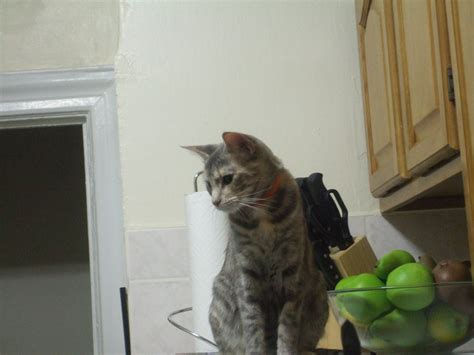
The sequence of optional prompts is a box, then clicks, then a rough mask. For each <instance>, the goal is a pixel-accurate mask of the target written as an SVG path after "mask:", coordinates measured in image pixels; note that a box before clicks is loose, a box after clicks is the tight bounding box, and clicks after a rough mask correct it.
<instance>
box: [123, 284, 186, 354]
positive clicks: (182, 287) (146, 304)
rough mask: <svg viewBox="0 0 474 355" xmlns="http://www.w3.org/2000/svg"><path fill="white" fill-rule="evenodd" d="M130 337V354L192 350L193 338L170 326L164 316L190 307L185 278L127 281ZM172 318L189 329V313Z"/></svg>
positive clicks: (166, 316) (170, 352) (172, 352)
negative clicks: (167, 280) (168, 280)
mask: <svg viewBox="0 0 474 355" xmlns="http://www.w3.org/2000/svg"><path fill="white" fill-rule="evenodd" d="M129 302H130V323H131V330H130V333H131V334H130V337H131V345H132V354H135V355H139V354H175V353H181V352H193V351H194V338H193V337H192V336H191V335H189V334H186V333H184V332H182V331H181V330H179V329H177V328H175V327H174V326H172V325H171V324H170V323H169V322H168V320H167V318H168V315H169V314H170V313H171V312H173V311H175V310H178V309H182V308H186V307H190V306H191V286H190V283H189V280H186V279H184V280H181V281H170V282H160V281H157V282H140V281H135V282H131V284H130V298H129ZM176 320H177V321H178V322H179V323H180V324H182V325H183V326H184V327H186V328H188V329H192V314H191V313H189V314H183V315H179V316H177V317H176Z"/></svg>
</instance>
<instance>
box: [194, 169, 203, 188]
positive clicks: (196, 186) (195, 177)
mask: <svg viewBox="0 0 474 355" xmlns="http://www.w3.org/2000/svg"><path fill="white" fill-rule="evenodd" d="M202 173H204V170H201V171H198V172H197V173H196V174H194V192H198V178H199V176H201V175H202Z"/></svg>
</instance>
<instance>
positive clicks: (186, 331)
mask: <svg viewBox="0 0 474 355" xmlns="http://www.w3.org/2000/svg"><path fill="white" fill-rule="evenodd" d="M201 173H202V172H201ZM192 310H193V307H187V308H183V309H178V310H177V311H174V312H171V313H170V315H169V316H168V322H170V323H171V324H172V325H173V326H174V327H176V328H178V329H179V330H182V331H183V332H185V333H188V334H190V335H192V336H193V337H195V338H196V339H199V340H202V341H203V342H205V343H207V344H209V345H212V346H214V347H215V348H216V349H217V344H216V343H214V342H212V341H210V340H209V339H207V338H204V337H203V336H202V335H199V334H198V333H195V332H193V331H192V330H190V329H188V328H186V327H183V326H182V325H181V324H179V323H176V322H175V321H174V320H173V317H174V316H175V315H177V314H180V313H187V312H191V311H192Z"/></svg>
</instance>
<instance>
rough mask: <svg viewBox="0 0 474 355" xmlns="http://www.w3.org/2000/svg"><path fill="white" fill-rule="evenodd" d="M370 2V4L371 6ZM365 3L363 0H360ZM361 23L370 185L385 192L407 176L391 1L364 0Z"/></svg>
mask: <svg viewBox="0 0 474 355" xmlns="http://www.w3.org/2000/svg"><path fill="white" fill-rule="evenodd" d="M369 5H370V6H369ZM358 7H362V2H359V3H358ZM363 7H364V10H358V11H357V13H361V12H364V11H365V14H364V15H362V16H361V17H362V23H359V26H358V36H359V53H360V65H361V74H362V84H363V85H362V88H363V96H364V111H365V126H366V135H367V151H368V157H369V168H370V171H369V175H370V188H371V191H372V193H373V195H374V196H376V197H379V196H383V195H384V194H385V193H386V192H387V191H388V190H389V189H391V188H392V187H394V186H396V185H398V184H400V183H402V182H403V181H404V180H405V179H406V178H407V173H406V168H405V161H404V151H403V142H402V139H403V134H402V125H401V119H400V102H399V94H398V93H399V89H398V78H397V67H396V56H395V44H394V33H393V13H392V8H391V6H390V1H384V0H372V1H364V6H363ZM359 20H360V18H359V19H358V21H359Z"/></svg>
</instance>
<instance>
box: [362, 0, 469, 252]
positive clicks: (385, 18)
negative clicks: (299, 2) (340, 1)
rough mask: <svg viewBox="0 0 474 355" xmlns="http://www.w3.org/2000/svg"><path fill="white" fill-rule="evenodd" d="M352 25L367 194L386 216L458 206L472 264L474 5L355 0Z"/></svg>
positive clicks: (450, 0) (456, 0)
mask: <svg viewBox="0 0 474 355" xmlns="http://www.w3.org/2000/svg"><path fill="white" fill-rule="evenodd" d="M356 18H357V29H358V41H359V53H360V65H361V77H362V84H363V85H362V87H363V101H364V111H365V120H366V132H367V150H368V156H369V166H370V171H369V174H370V187H371V191H372V193H373V195H374V196H376V197H379V200H380V207H381V211H382V212H384V213H385V212H389V211H393V210H397V209H402V208H406V209H414V208H439V207H453V206H454V207H459V206H463V205H465V206H466V212H467V220H468V232H469V245H470V255H471V259H474V64H473V63H474V21H473V19H474V0H356ZM461 174H462V177H461Z"/></svg>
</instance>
